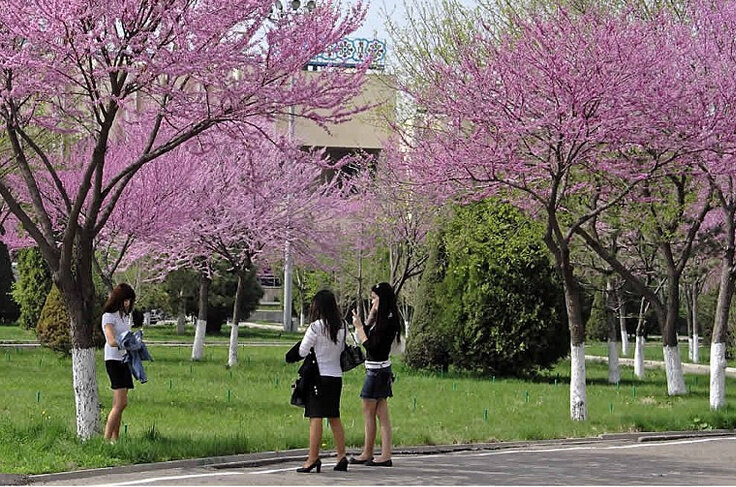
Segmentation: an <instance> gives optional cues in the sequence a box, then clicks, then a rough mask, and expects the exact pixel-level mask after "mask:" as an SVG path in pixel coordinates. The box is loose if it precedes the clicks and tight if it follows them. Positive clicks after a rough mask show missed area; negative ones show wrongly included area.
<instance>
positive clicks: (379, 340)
mask: <svg viewBox="0 0 736 487" xmlns="http://www.w3.org/2000/svg"><path fill="white" fill-rule="evenodd" d="M375 329H376V319H375V316H374V315H373V314H371V315H370V316H368V320H367V323H366V325H365V327H364V328H363V331H364V332H365V334H366V336H367V337H368V339H367V340H366V341H364V342H363V347H364V348H365V359H366V360H369V361H371V362H384V361H386V360H388V356H389V354H390V353H391V343H392V342H393V341H394V340H395V339H396V334H395V333H394V332H393V331H391V330H386V329H384V330H383V333H374V331H375Z"/></svg>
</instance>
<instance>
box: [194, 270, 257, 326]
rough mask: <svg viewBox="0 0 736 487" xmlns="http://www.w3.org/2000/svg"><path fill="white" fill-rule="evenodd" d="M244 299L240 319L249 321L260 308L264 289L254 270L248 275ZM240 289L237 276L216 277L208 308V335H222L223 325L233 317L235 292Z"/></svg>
mask: <svg viewBox="0 0 736 487" xmlns="http://www.w3.org/2000/svg"><path fill="white" fill-rule="evenodd" d="M244 284H245V287H244V290H243V298H242V301H241V303H240V319H241V320H245V319H248V317H249V316H250V314H251V313H252V312H253V311H255V309H256V308H257V307H258V302H259V301H260V299H261V297H263V288H262V287H261V283H260V282H259V281H258V278H257V276H256V269H255V268H253V269H251V270H250V272H248V273H247V274H246V277H245V283H244ZM237 287H238V278H237V276H236V275H235V274H233V273H229V272H221V273H219V274H216V275H215V278H214V279H213V280H212V284H210V295H209V304H208V306H207V329H206V334H207V335H219V334H220V333H222V325H224V324H225V323H226V322H227V320H228V319H232V317H233V304H234V303H235V291H236V290H237Z"/></svg>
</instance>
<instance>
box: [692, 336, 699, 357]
mask: <svg viewBox="0 0 736 487" xmlns="http://www.w3.org/2000/svg"><path fill="white" fill-rule="evenodd" d="M693 362H695V363H696V364H697V363H699V362H700V335H697V334H696V335H693Z"/></svg>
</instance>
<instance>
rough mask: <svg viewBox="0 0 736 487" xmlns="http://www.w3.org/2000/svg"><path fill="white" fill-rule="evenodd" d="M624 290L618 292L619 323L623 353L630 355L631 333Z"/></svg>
mask: <svg viewBox="0 0 736 487" xmlns="http://www.w3.org/2000/svg"><path fill="white" fill-rule="evenodd" d="M622 292H623V291H621V290H619V291H618V292H617V293H616V297H617V299H618V325H619V328H620V330H621V355H623V356H624V357H626V356H628V355H629V334H628V332H627V331H626V302H625V301H624V300H623V298H622V297H621V293H622Z"/></svg>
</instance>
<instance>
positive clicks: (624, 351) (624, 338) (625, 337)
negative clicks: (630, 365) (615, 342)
mask: <svg viewBox="0 0 736 487" xmlns="http://www.w3.org/2000/svg"><path fill="white" fill-rule="evenodd" d="M621 355H623V356H624V357H626V356H628V355H629V334H628V333H626V328H621Z"/></svg>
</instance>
